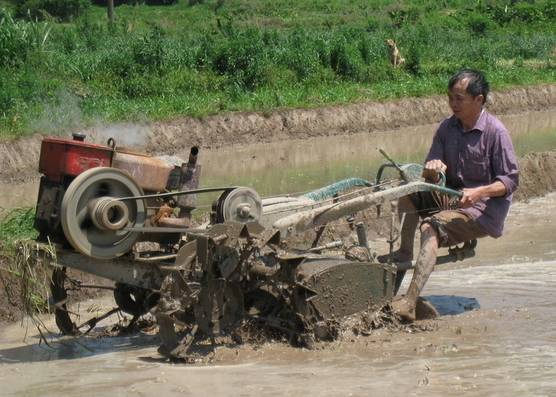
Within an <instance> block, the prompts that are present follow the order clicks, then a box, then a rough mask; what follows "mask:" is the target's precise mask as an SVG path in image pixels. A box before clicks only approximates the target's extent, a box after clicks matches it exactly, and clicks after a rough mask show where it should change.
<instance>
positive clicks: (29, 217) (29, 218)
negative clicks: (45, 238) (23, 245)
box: [0, 208, 37, 254]
mask: <svg viewBox="0 0 556 397" xmlns="http://www.w3.org/2000/svg"><path fill="white" fill-rule="evenodd" d="M34 217H35V211H34V210H33V209H32V208H16V209H12V210H9V211H7V212H4V213H0V242H1V245H2V250H1V251H2V253H3V254H6V253H12V254H13V251H14V247H15V243H16V241H18V240H28V239H33V238H35V237H36V236H37V232H36V231H35V229H34V228H33V220H34Z"/></svg>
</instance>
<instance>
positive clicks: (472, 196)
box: [459, 181, 506, 208]
mask: <svg viewBox="0 0 556 397" xmlns="http://www.w3.org/2000/svg"><path fill="white" fill-rule="evenodd" d="M462 193H463V196H462V197H461V198H460V200H459V204H460V206H461V207H462V208H469V207H471V206H473V205H474V204H476V203H477V202H478V201H480V200H481V199H483V198H485V197H502V196H504V195H505V194H506V186H505V185H504V184H503V183H502V182H500V181H494V183H491V184H490V185H486V186H479V187H474V188H470V189H469V188H465V189H463V190H462Z"/></svg>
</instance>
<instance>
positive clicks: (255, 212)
mask: <svg viewBox="0 0 556 397" xmlns="http://www.w3.org/2000/svg"><path fill="white" fill-rule="evenodd" d="M214 210H215V212H216V223H224V222H228V221H234V222H240V223H248V222H255V221H258V220H259V219H260V218H261V215H262V213H263V204H262V200H261V198H260V197H259V195H258V194H257V192H256V191H254V190H253V189H250V188H248V187H238V188H235V189H232V190H227V191H225V192H224V193H222V195H221V196H220V197H219V198H218V200H217V201H216V203H215V206H214Z"/></svg>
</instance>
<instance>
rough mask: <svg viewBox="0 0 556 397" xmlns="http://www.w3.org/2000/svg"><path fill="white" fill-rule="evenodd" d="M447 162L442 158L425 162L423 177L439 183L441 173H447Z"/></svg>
mask: <svg viewBox="0 0 556 397" xmlns="http://www.w3.org/2000/svg"><path fill="white" fill-rule="evenodd" d="M446 168H447V167H446V164H444V163H443V162H442V161H441V160H429V161H427V162H426V163H425V167H424V169H423V177H424V178H425V180H426V181H428V182H433V183H437V182H438V180H439V179H440V174H439V173H443V174H444V173H446Z"/></svg>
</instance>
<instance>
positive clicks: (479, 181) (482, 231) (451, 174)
mask: <svg viewBox="0 0 556 397" xmlns="http://www.w3.org/2000/svg"><path fill="white" fill-rule="evenodd" d="M488 92H489V84H488V82H487V81H486V79H485V76H484V75H483V74H482V73H481V72H479V71H476V70H471V69H463V70H460V71H459V72H457V73H456V74H455V75H454V76H453V77H452V78H451V79H450V81H449V83H448V103H449V105H450V108H451V110H452V112H453V116H451V117H450V118H448V119H446V120H444V121H443V122H442V123H441V124H440V126H439V128H438V130H437V132H436V134H435V136H434V139H433V142H432V146H431V148H430V151H429V154H428V156H427V158H426V160H425V166H424V175H425V176H430V175H434V176H433V179H436V178H437V175H438V173H439V172H442V173H445V175H446V185H447V186H448V187H451V188H453V189H457V190H461V191H462V193H463V196H462V197H461V199H460V200H459V203H458V204H459V205H458V208H456V209H452V210H446V209H443V208H438V205H437V204H436V203H437V202H438V200H434V197H433V195H432V194H428V193H417V194H414V195H411V196H408V197H404V198H403V199H401V200H400V203H399V208H400V211H401V212H405V214H406V216H405V221H404V224H403V226H402V232H401V245H400V249H399V250H398V251H397V252H395V253H394V257H393V258H392V260H393V261H394V262H396V261H408V260H412V259H413V240H414V237H415V230H416V228H417V224H418V221H419V216H421V218H423V220H422V222H421V226H420V230H421V249H420V252H419V255H418V257H417V260H416V265H415V270H414V273H413V278H412V280H411V284H410V285H409V288H408V290H407V292H406V294H405V296H401V297H396V298H395V299H394V301H393V302H392V308H393V311H394V313H395V314H396V315H398V316H399V317H400V318H401V319H402V320H405V321H409V322H411V321H414V320H415V306H416V304H417V298H418V297H419V294H420V293H421V291H422V289H423V287H424V286H425V283H426V282H427V280H428V278H429V275H430V273H431V272H432V270H433V267H434V265H435V262H436V256H437V251H438V247H448V246H453V245H456V244H459V243H461V242H464V241H468V240H472V239H475V238H480V237H484V236H487V235H489V236H491V237H494V238H497V237H500V236H501V235H502V230H503V226H504V220H505V218H506V215H507V214H508V210H509V207H510V203H511V200H512V194H513V192H514V191H515V190H516V188H517V186H518V183H519V179H518V168H517V161H516V158H515V154H514V149H513V145H512V141H511V138H510V136H509V134H508V131H507V130H506V128H505V127H504V125H503V124H502V123H501V122H500V121H499V120H498V119H496V118H495V117H494V116H493V115H491V114H489V113H488V112H487V111H486V110H485V109H484V104H485V102H486V99H487V95H488ZM435 207H436V208H435ZM383 259H384V257H383Z"/></svg>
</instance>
